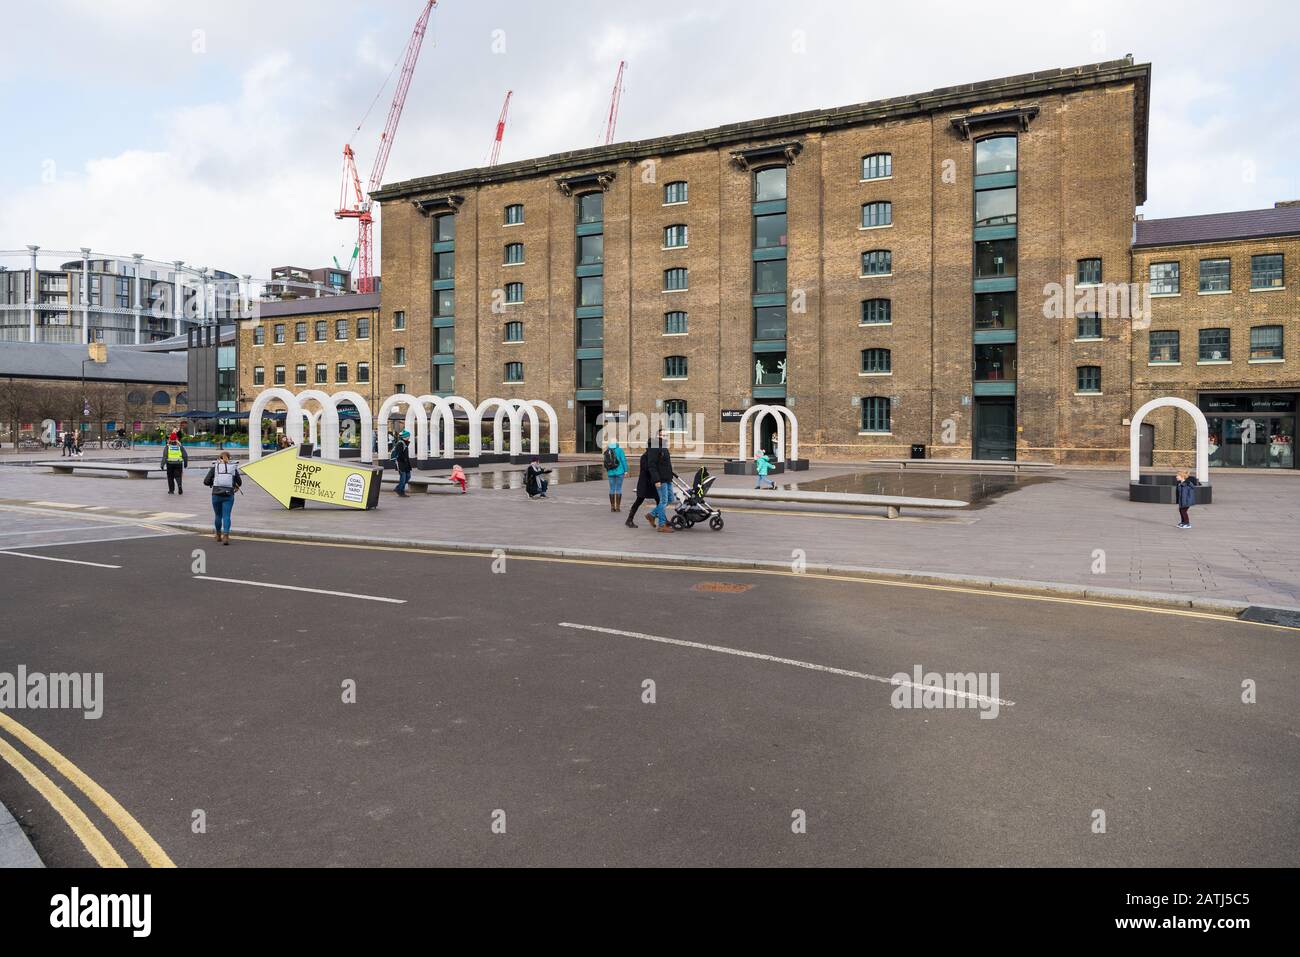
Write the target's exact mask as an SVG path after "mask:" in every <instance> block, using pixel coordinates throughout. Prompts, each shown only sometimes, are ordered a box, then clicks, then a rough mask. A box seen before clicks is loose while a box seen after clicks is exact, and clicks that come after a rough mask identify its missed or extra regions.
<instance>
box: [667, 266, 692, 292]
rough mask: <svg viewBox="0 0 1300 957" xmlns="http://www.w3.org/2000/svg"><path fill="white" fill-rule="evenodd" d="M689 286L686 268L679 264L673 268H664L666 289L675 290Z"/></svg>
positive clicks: (668, 290)
mask: <svg viewBox="0 0 1300 957" xmlns="http://www.w3.org/2000/svg"><path fill="white" fill-rule="evenodd" d="M685 288H687V277H686V269H685V267H683V266H678V267H676V268H673V269H665V270H664V291H665V292H673V291H675V290H679V289H685Z"/></svg>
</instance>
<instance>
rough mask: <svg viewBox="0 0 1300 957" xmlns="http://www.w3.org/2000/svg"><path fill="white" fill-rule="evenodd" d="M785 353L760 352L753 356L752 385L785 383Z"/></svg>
mask: <svg viewBox="0 0 1300 957" xmlns="http://www.w3.org/2000/svg"><path fill="white" fill-rule="evenodd" d="M785 369H786V366H785V353H784V352H760V353H758V354H756V355H755V356H754V385H785Z"/></svg>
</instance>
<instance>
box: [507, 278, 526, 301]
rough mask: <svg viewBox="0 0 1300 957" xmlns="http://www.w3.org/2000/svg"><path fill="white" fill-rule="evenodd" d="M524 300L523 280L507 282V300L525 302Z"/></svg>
mask: <svg viewBox="0 0 1300 957" xmlns="http://www.w3.org/2000/svg"><path fill="white" fill-rule="evenodd" d="M523 301H524V284H523V283H521V282H508V283H506V302H523Z"/></svg>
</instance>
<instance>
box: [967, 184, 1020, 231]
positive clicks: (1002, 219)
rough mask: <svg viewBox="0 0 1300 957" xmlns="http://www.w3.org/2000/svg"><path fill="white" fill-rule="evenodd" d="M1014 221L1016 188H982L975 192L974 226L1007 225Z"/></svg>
mask: <svg viewBox="0 0 1300 957" xmlns="http://www.w3.org/2000/svg"><path fill="white" fill-rule="evenodd" d="M1015 221H1016V188H1015V187H1014V186H1011V187H1008V188H1007V189H983V190H980V191H979V192H978V193H976V194H975V225H976V226H1008V225H1011V224H1013V223H1014V222H1015Z"/></svg>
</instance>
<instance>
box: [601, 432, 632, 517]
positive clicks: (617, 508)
mask: <svg viewBox="0 0 1300 957" xmlns="http://www.w3.org/2000/svg"><path fill="white" fill-rule="evenodd" d="M602 462H603V464H604V466H605V476H606V477H607V478H608V479H609V510H610V511H611V512H621V511H623V479H624V478H625V477H626V476H627V455H626V454H625V453H624V452H623V447H622V446H621V445H619V444H618V442H617V441H611V442H610V443H609V444H608V445H606V446H605V454H604V455H603V456H602Z"/></svg>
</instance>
